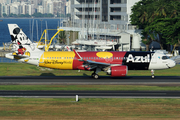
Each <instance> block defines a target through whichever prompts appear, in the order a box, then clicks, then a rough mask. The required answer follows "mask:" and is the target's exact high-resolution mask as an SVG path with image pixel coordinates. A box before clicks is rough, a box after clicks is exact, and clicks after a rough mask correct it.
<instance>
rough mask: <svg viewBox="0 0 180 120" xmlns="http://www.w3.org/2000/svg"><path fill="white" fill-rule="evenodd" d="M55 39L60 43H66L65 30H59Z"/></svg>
mask: <svg viewBox="0 0 180 120" xmlns="http://www.w3.org/2000/svg"><path fill="white" fill-rule="evenodd" d="M57 40H58V41H59V43H61V44H65V43H66V33H65V31H60V32H59V34H58V38H57Z"/></svg>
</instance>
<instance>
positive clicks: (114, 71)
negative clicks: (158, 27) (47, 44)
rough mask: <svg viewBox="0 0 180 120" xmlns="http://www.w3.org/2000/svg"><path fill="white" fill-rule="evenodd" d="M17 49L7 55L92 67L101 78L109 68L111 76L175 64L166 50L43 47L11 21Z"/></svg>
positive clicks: (48, 63) (50, 63) (33, 61)
mask: <svg viewBox="0 0 180 120" xmlns="http://www.w3.org/2000/svg"><path fill="white" fill-rule="evenodd" d="M8 28H9V32H10V35H11V39H12V40H11V42H12V44H13V48H14V52H13V53H8V54H6V58H9V59H15V60H18V61H20V62H24V63H28V64H32V65H37V66H40V67H47V68H53V69H63V70H88V71H93V73H92V75H91V76H92V77H93V78H95V79H98V78H99V75H98V73H99V72H101V71H104V72H106V73H107V74H108V75H111V77H124V76H127V74H128V70H151V74H152V75H151V76H152V78H154V77H155V76H154V70H157V69H168V68H172V67H174V66H175V65H176V63H175V61H174V60H171V59H169V58H168V56H166V55H165V54H164V53H160V52H142V51H140V52H131V51H104V52H102V51H84V52H77V51H76V50H73V51H43V50H39V49H38V48H37V47H36V46H37V44H35V43H32V42H31V41H30V39H29V38H28V37H27V36H26V35H25V33H24V32H23V31H22V30H21V29H20V28H19V26H18V25H17V24H8Z"/></svg>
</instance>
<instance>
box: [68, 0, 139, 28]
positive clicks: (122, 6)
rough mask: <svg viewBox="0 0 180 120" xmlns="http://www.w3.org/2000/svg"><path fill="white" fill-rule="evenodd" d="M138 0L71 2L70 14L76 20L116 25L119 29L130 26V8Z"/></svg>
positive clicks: (78, 0)
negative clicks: (92, 20) (91, 20)
mask: <svg viewBox="0 0 180 120" xmlns="http://www.w3.org/2000/svg"><path fill="white" fill-rule="evenodd" d="M138 1H140V0H81V1H80V0H71V5H72V7H71V13H72V14H73V16H74V17H75V18H76V20H81V19H83V17H84V19H85V20H88V19H89V20H90V19H94V20H95V22H100V23H103V24H104V22H105V23H106V24H117V25H118V27H119V28H121V29H128V27H129V28H133V27H132V26H131V25H130V14H131V7H132V6H133V5H134V4H135V3H136V2H138Z"/></svg>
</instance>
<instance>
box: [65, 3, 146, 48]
mask: <svg viewBox="0 0 180 120" xmlns="http://www.w3.org/2000/svg"><path fill="white" fill-rule="evenodd" d="M138 1H140V0H71V15H72V19H71V22H72V30H75V31H79V39H80V40H84V39H86V40H89V39H104V40H111V41H112V40H113V41H116V42H117V43H118V45H119V50H122V51H129V50H132V49H135V50H139V49H140V47H142V48H145V46H144V45H143V44H142V43H141V34H140V31H137V30H135V26H133V25H131V24H130V14H131V7H132V6H133V5H134V4H135V3H136V2H138ZM79 28H81V29H79ZM64 29H65V30H66V29H69V28H64ZM80 40H78V41H80ZM82 43H83V42H82ZM79 44H81V43H79Z"/></svg>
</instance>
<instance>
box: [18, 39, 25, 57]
mask: <svg viewBox="0 0 180 120" xmlns="http://www.w3.org/2000/svg"><path fill="white" fill-rule="evenodd" d="M18 45H19V48H18V55H24V53H25V51H26V48H25V47H23V46H22V45H21V43H20V42H19V41H18Z"/></svg>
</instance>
